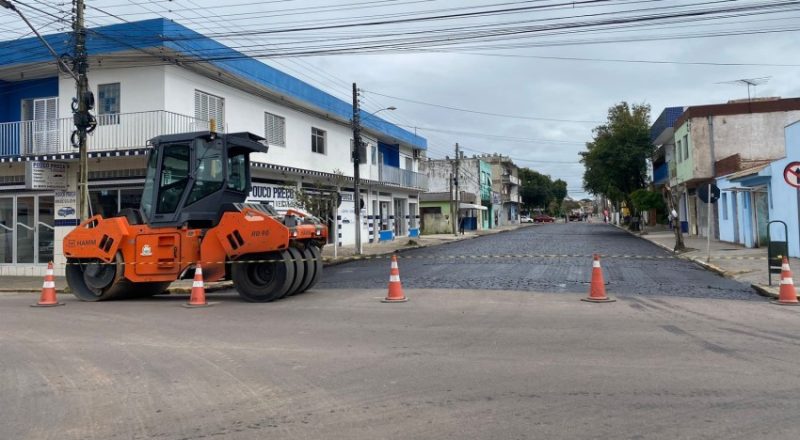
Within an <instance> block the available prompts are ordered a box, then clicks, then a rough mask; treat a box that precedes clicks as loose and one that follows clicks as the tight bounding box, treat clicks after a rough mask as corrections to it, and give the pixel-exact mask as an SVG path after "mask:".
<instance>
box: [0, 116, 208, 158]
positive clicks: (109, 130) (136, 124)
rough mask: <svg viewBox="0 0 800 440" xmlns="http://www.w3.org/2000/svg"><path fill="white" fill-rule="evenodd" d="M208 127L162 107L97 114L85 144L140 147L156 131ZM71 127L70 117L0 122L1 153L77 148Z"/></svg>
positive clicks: (101, 147) (103, 148) (105, 148)
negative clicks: (72, 139) (140, 110)
mask: <svg viewBox="0 0 800 440" xmlns="http://www.w3.org/2000/svg"><path fill="white" fill-rule="evenodd" d="M208 128H209V127H208V121H203V120H200V119H195V118H193V117H191V116H186V115H181V114H178V113H173V112H169V111H165V110H155V111H148V112H137V113H118V114H110V115H108V114H107V115H98V116H97V128H96V129H95V130H94V131H93V132H92V133H91V134H89V136H88V139H87V147H88V150H89V151H108V150H127V149H133V148H143V147H145V146H146V145H147V141H148V140H149V139H151V138H153V137H156V136H159V135H164V134H175V133H182V132H191V131H202V130H208ZM74 130H75V126H74V123H73V120H72V118H71V117H70V118H60V119H47V120H40V121H17V122H3V123H0V156H20V155H22V156H28V155H41V154H57V153H71V152H76V151H77V149H76V148H74V147H73V146H72V142H71V140H70V138H71V136H72V132H73V131H74Z"/></svg>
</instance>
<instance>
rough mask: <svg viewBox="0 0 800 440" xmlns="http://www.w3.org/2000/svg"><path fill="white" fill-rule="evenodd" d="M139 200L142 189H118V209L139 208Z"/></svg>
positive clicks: (140, 200)
mask: <svg viewBox="0 0 800 440" xmlns="http://www.w3.org/2000/svg"><path fill="white" fill-rule="evenodd" d="M141 202H142V190H140V189H122V190H120V191H119V203H120V206H119V209H120V211H121V210H123V209H125V208H133V209H139V206H140V205H141Z"/></svg>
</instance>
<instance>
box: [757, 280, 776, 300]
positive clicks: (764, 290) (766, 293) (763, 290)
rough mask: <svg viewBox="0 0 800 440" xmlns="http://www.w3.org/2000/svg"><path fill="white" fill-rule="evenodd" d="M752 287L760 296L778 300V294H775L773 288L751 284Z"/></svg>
mask: <svg viewBox="0 0 800 440" xmlns="http://www.w3.org/2000/svg"><path fill="white" fill-rule="evenodd" d="M750 287H752V288H753V290H755V291H756V293H758V294H759V295H761V296H763V297H766V298H774V299H778V296H779V295H778V293H777V292H773V291H772V290H771V289H772V288H771V287H769V286H762V285H761V284H750Z"/></svg>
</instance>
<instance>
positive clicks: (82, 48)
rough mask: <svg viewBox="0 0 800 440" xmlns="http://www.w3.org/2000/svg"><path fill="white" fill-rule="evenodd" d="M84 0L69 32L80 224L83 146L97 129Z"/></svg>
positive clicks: (85, 206)
mask: <svg viewBox="0 0 800 440" xmlns="http://www.w3.org/2000/svg"><path fill="white" fill-rule="evenodd" d="M84 9H85V5H84V4H83V0H75V22H74V23H73V25H72V29H73V32H74V35H75V70H76V72H77V75H78V78H77V89H78V90H77V95H78V96H77V98H78V99H77V101H78V108H77V111H76V112H75V117H74V121H75V132H76V133H77V137H78V145H77V146H78V154H79V156H80V165H79V169H80V171H79V174H78V193H79V195H78V209H79V212H80V218H81V221H83V220H86V219H88V218H89V152H88V151H87V146H86V134H87V133H88V132H89V131H90V130H94V127H95V126H96V125H97V121H95V119H94V117H93V116H92V115H91V114H90V113H89V110H91V109H92V108H94V95H93V94H92V92H91V91H89V79H88V78H87V76H86V72H87V70H89V55H88V53H87V52H86V28H85V27H84V20H83V12H84Z"/></svg>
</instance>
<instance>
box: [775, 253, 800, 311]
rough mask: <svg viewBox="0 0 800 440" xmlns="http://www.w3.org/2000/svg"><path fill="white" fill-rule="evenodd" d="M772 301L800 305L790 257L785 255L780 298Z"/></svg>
mask: <svg viewBox="0 0 800 440" xmlns="http://www.w3.org/2000/svg"><path fill="white" fill-rule="evenodd" d="M772 302H773V303H774V304H779V305H782V306H796V305H800V302H798V301H797V291H796V290H795V289H794V280H793V279H792V270H791V269H790V268H789V259H788V258H786V257H783V264H781V289H780V291H779V293H778V299H777V300H775V301H772Z"/></svg>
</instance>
